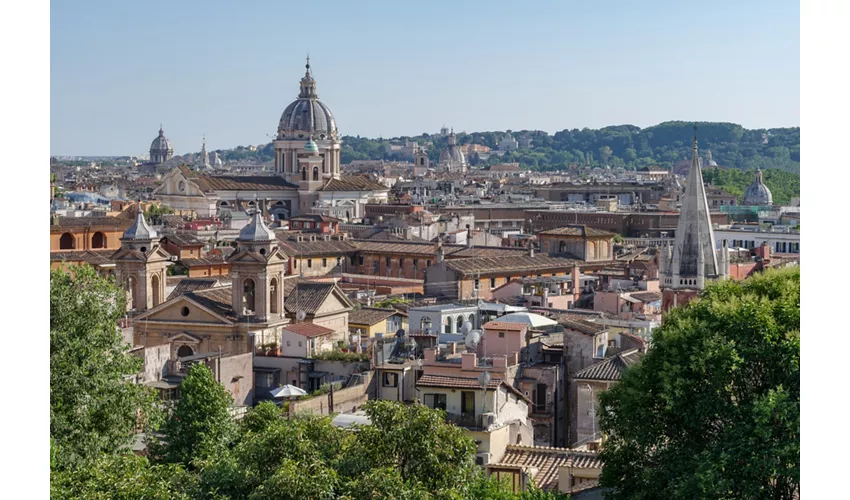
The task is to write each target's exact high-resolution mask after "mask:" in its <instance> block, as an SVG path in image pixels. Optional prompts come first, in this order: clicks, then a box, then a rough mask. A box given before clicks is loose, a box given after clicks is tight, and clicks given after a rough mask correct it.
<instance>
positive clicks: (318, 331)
mask: <svg viewBox="0 0 850 500" xmlns="http://www.w3.org/2000/svg"><path fill="white" fill-rule="evenodd" d="M283 329H284V330H286V331H288V332H292V333H296V334H298V335H301V336H303V337H307V338H313V337H324V336H326V335H331V334H333V333H334V331H333V330H331V329H330V328H325V327H324V326H319V325H314V324H313V323H297V324H294V325H286V326H285V327H284V328H283Z"/></svg>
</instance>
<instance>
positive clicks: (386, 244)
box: [352, 240, 448, 262]
mask: <svg viewBox="0 0 850 500" xmlns="http://www.w3.org/2000/svg"><path fill="white" fill-rule="evenodd" d="M352 243H353V244H354V246H356V247H357V249H358V250H360V251H361V252H365V253H380V254H387V253H391V254H402V255H422V256H424V257H433V260H434V261H435V262H436V260H437V245H436V244H434V243H414V242H394V241H369V240H367V241H364V240H353V241H352ZM446 253H448V252H446Z"/></svg>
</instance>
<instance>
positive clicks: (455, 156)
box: [440, 145, 466, 163]
mask: <svg viewBox="0 0 850 500" xmlns="http://www.w3.org/2000/svg"><path fill="white" fill-rule="evenodd" d="M450 161H451V162H455V163H465V162H466V158H465V157H464V156H463V151H461V150H460V148H459V147H457V146H456V145H451V146H449V148H448V149H445V150H443V152H442V153H440V162H450Z"/></svg>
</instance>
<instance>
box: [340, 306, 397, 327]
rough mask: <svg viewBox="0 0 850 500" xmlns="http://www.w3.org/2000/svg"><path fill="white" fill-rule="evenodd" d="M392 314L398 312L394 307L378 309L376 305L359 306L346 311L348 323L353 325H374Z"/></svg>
mask: <svg viewBox="0 0 850 500" xmlns="http://www.w3.org/2000/svg"><path fill="white" fill-rule="evenodd" d="M393 314H398V311H396V310H395V309H380V308H377V307H361V308H360V309H355V310H353V311H351V312H349V313H348V324H349V325H351V324H355V325H369V326H371V325H374V324H376V323H380V322H381V321H383V320H385V319H387V318H389V317H390V316H392V315H393Z"/></svg>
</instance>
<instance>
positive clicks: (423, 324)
mask: <svg viewBox="0 0 850 500" xmlns="http://www.w3.org/2000/svg"><path fill="white" fill-rule="evenodd" d="M419 328H420V329H421V330H422V331H423V332H424V331H425V330H428V329H430V328H431V318H429V317H428V316H422V320H420V321H419Z"/></svg>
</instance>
